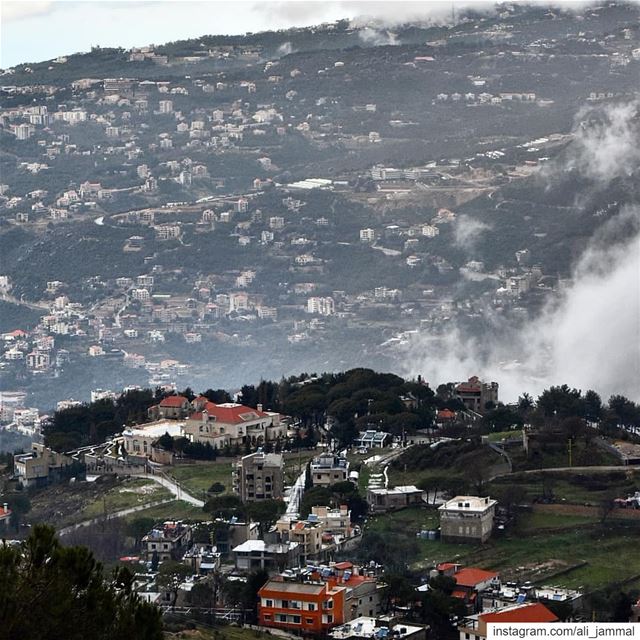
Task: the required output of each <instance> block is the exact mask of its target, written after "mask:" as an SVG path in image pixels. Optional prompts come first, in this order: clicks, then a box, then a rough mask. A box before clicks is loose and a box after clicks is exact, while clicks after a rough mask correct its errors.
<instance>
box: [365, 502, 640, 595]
mask: <svg viewBox="0 0 640 640" xmlns="http://www.w3.org/2000/svg"><path fill="white" fill-rule="evenodd" d="M597 520H598V519H597V517H594V516H576V515H571V516H567V515H562V514H556V513H528V514H522V515H521V517H520V519H519V522H518V525H517V527H516V528H515V529H514V530H512V531H510V532H509V533H508V535H505V536H503V537H500V536H499V534H497V535H494V537H493V538H492V539H491V540H490V541H489V543H487V544H486V545H469V544H445V543H442V542H441V541H440V540H422V539H419V538H416V533H417V532H419V531H420V530H421V529H434V528H437V526H438V516H437V512H436V511H435V510H426V509H423V508H416V509H406V510H403V511H399V512H396V513H392V514H386V515H383V516H378V517H375V518H370V519H369V522H368V523H367V525H366V526H367V529H371V530H373V531H377V532H379V533H381V534H383V535H384V537H385V538H390V539H393V540H394V541H395V542H396V544H397V545H399V546H402V547H403V548H406V549H408V553H407V562H408V563H409V566H410V567H411V568H412V569H413V570H415V571H418V572H420V571H426V570H428V569H430V568H431V567H433V566H434V565H435V564H437V563H438V562H451V561H455V562H460V563H462V564H464V565H466V566H477V567H481V568H484V569H488V570H496V571H499V572H500V574H501V576H502V578H503V579H504V580H521V581H524V580H532V581H536V580H541V581H542V582H544V583H550V584H554V585H560V586H567V587H574V588H575V587H583V588H585V589H587V590H591V589H595V588H598V587H602V586H605V585H607V584H610V583H612V582H616V581H620V580H625V579H628V578H631V577H633V576H636V575H640V553H637V552H636V551H635V550H636V549H637V544H638V539H639V536H640V521H621V520H615V519H613V518H612V519H610V520H609V521H607V523H606V524H605V525H601V524H600V523H599V522H598V521H597Z"/></svg>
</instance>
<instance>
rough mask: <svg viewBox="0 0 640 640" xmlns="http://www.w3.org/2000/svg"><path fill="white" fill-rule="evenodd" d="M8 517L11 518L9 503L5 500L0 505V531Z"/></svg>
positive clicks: (4, 526)
mask: <svg viewBox="0 0 640 640" xmlns="http://www.w3.org/2000/svg"><path fill="white" fill-rule="evenodd" d="M9 518H11V509H9V505H8V504H7V503H6V502H5V503H4V504H3V505H2V506H1V507H0V531H2V529H6V527H7V525H8V523H9Z"/></svg>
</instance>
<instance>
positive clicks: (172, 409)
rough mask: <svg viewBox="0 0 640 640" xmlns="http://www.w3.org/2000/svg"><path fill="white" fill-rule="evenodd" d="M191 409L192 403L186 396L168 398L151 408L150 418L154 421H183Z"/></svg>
mask: <svg viewBox="0 0 640 640" xmlns="http://www.w3.org/2000/svg"><path fill="white" fill-rule="evenodd" d="M190 409H191V403H190V402H189V400H188V399H187V398H185V397H184V396H167V397H166V398H163V399H162V400H161V401H160V404H156V405H154V406H153V407H150V408H149V412H148V413H149V417H150V418H151V419H152V420H159V419H161V418H164V419H165V420H181V419H182V418H186V417H187V414H188V413H189V411H190Z"/></svg>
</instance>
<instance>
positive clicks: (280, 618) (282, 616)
mask: <svg viewBox="0 0 640 640" xmlns="http://www.w3.org/2000/svg"><path fill="white" fill-rule="evenodd" d="M276 620H277V621H278V622H286V621H287V616H286V615H285V614H284V613H279V614H278V615H277V616H276Z"/></svg>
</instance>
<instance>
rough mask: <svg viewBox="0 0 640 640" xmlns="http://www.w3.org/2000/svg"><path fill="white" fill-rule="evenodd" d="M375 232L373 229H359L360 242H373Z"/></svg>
mask: <svg viewBox="0 0 640 640" xmlns="http://www.w3.org/2000/svg"><path fill="white" fill-rule="evenodd" d="M375 241H376V230H375V229H360V242H369V243H371V242H375Z"/></svg>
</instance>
